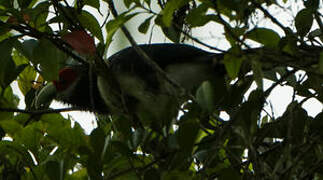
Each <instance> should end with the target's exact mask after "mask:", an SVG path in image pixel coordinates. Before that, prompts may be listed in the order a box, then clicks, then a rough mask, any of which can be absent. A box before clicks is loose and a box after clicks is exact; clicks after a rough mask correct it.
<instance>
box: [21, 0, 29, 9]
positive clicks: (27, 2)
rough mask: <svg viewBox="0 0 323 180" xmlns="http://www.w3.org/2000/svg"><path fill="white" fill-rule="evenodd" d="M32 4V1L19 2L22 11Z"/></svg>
mask: <svg viewBox="0 0 323 180" xmlns="http://www.w3.org/2000/svg"><path fill="white" fill-rule="evenodd" d="M31 2H32V1H31V0H18V4H19V7H20V8H21V9H25V8H26V7H28V6H29V4H30V3H31Z"/></svg>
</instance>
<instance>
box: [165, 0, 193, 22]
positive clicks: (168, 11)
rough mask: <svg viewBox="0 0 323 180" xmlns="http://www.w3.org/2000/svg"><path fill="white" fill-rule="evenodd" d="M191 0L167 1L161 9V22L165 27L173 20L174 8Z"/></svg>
mask: <svg viewBox="0 0 323 180" xmlns="http://www.w3.org/2000/svg"><path fill="white" fill-rule="evenodd" d="M190 1H191V0H170V1H167V3H166V5H165V8H164V9H163V17H162V19H163V22H164V24H165V25H166V27H169V26H171V24H172V20H173V14H174V12H175V11H176V10H178V9H179V8H181V7H182V6H184V5H185V4H187V3H188V2H190Z"/></svg>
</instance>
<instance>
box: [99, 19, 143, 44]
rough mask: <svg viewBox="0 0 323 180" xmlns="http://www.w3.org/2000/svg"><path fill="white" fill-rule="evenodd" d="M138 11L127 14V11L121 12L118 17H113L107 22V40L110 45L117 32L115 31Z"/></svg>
mask: <svg viewBox="0 0 323 180" xmlns="http://www.w3.org/2000/svg"><path fill="white" fill-rule="evenodd" d="M137 14H138V13H134V14H130V15H126V13H123V14H120V15H119V16H118V17H117V18H116V19H113V20H111V21H109V22H108V23H107V25H106V26H105V28H106V30H107V40H106V44H107V46H109V45H110V43H111V41H112V37H113V35H114V34H115V32H116V31H117V30H118V29H119V28H120V27H122V26H123V25H124V24H125V23H126V22H127V21H128V20H129V19H131V18H132V17H134V16H136V15H137Z"/></svg>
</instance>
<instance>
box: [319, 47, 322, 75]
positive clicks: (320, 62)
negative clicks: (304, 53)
mask: <svg viewBox="0 0 323 180" xmlns="http://www.w3.org/2000/svg"><path fill="white" fill-rule="evenodd" d="M319 72H320V73H321V74H323V52H321V53H320V60H319Z"/></svg>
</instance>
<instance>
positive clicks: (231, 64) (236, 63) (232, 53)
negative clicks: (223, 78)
mask: <svg viewBox="0 0 323 180" xmlns="http://www.w3.org/2000/svg"><path fill="white" fill-rule="evenodd" d="M239 52H240V50H239V49H238V48H235V47H233V48H231V49H230V50H229V51H228V53H226V54H225V55H224V60H223V63H224V66H225V69H226V70H227V72H228V75H229V77H230V78H231V79H234V78H236V77H237V76H238V74H239V71H240V67H241V64H242V61H243V60H244V57H243V56H240V55H239Z"/></svg>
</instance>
